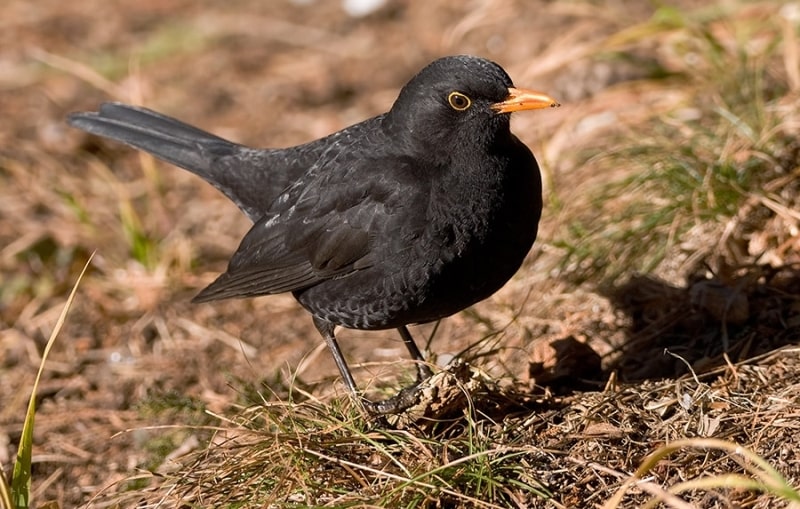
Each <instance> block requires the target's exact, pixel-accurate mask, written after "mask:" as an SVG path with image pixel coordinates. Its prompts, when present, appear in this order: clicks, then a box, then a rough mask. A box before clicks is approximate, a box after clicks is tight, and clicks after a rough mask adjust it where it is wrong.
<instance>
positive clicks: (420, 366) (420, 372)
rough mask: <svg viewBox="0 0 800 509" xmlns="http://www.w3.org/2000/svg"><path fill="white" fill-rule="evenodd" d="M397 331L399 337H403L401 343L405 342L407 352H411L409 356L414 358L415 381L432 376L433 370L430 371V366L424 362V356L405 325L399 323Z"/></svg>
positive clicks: (418, 381)
mask: <svg viewBox="0 0 800 509" xmlns="http://www.w3.org/2000/svg"><path fill="white" fill-rule="evenodd" d="M397 332H399V333H400V337H401V338H403V343H405V345H406V348H407V349H408V353H410V354H411V358H412V359H414V361H415V362H416V364H417V383H420V382H422V381H423V380H427V379H428V378H430V377H432V376H433V371H431V368H430V367H429V366H428V364H427V363H426V362H425V357H423V356H422V352H420V351H419V348H418V347H417V344H416V343H415V342H414V338H413V337H412V336H411V333H410V332H408V328H407V327H406V326H405V325H401V326H400V327H398V328H397Z"/></svg>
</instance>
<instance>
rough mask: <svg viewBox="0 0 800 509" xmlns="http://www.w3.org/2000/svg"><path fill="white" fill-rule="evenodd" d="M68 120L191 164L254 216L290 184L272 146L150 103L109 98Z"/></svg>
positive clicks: (182, 164) (178, 162)
mask: <svg viewBox="0 0 800 509" xmlns="http://www.w3.org/2000/svg"><path fill="white" fill-rule="evenodd" d="M67 122H68V123H69V124H70V125H71V126H73V127H77V128H78V129H82V130H84V131H86V132H89V133H92V134H96V135H98V136H103V137H106V138H111V139H114V140H117V141H120V142H122V143H125V144H127V145H130V146H132V147H135V148H138V149H141V150H144V151H145V152H148V153H150V154H152V155H154V156H156V157H158V158H160V159H163V160H165V161H167V162H169V163H172V164H174V165H176V166H179V167H181V168H184V169H186V170H189V171H190V172H192V173H194V174H196V175H198V176H200V177H202V178H203V179H205V180H206V181H207V182H209V183H210V184H211V185H213V186H214V187H216V188H217V189H219V190H220V191H222V192H223V193H224V194H225V195H226V196H227V197H228V198H230V199H231V200H232V201H233V202H234V203H236V204H237V205H238V206H239V208H240V209H242V211H243V212H244V213H245V214H246V215H247V216H248V217H249V218H250V219H251V220H253V221H256V220H258V219H260V218H261V217H262V216H263V214H264V211H265V210H266V208H267V207H268V206H269V204H270V203H271V200H272V199H274V198H275V196H277V194H278V193H279V192H280V191H281V190H282V189H283V187H284V186H285V185H286V182H284V181H283V180H286V178H285V176H284V177H282V176H280V175H271V174H270V173H271V172H268V171H267V170H268V168H267V162H268V158H269V157H270V154H269V152H270V151H267V150H264V151H254V150H252V149H248V148H247V147H244V146H242V145H238V144H236V143H233V142H230V141H228V140H225V139H224V138H220V137H219V136H215V135H213V134H211V133H208V132H206V131H203V130H202V129H198V128H196V127H193V126H191V125H189V124H186V123H184V122H181V121H179V120H176V119H174V118H171V117H167V116H165V115H162V114H160V113H156V112H155V111H152V110H149V109H147V108H141V107H136V106H129V105H127V104H122V103H105V104H103V105H102V106H101V107H100V110H99V111H98V112H86V113H73V114H71V115H69V117H68V118H67ZM256 152H257V153H256Z"/></svg>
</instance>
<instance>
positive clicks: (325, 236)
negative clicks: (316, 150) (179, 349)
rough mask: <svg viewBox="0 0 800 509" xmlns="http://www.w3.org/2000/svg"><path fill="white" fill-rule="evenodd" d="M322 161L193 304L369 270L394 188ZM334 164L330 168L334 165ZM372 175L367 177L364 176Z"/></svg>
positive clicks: (357, 167) (342, 164) (350, 167)
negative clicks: (372, 249) (377, 237)
mask: <svg viewBox="0 0 800 509" xmlns="http://www.w3.org/2000/svg"><path fill="white" fill-rule="evenodd" d="M349 159H350V158H349V157H345V159H344V160H339V161H338V163H337V162H335V161H331V160H326V164H325V166H326V167H327V169H325V168H322V169H321V171H315V172H310V173H309V177H308V178H305V179H302V180H301V181H298V182H296V183H295V184H294V185H293V186H291V187H290V188H289V189H288V190H287V191H286V192H285V193H284V194H283V195H281V196H279V197H278V199H276V200H275V203H274V204H273V207H272V210H271V211H270V213H269V214H268V215H267V216H265V217H264V218H262V219H261V220H259V221H257V222H256V224H255V225H254V226H253V228H252V229H251V230H250V231H249V232H248V233H247V235H245V237H244V239H243V240H242V243H241V245H240V246H239V249H238V250H237V251H236V253H235V254H234V255H233V257H232V258H231V261H230V264H229V266H228V270H227V272H225V273H224V274H222V275H221V276H220V277H219V278H218V279H217V280H216V281H214V282H213V283H212V284H211V285H210V286H208V287H207V288H206V289H204V290H203V291H202V292H201V293H200V294H199V295H198V296H197V297H196V298H195V301H198V302H205V301H210V300H218V299H225V298H234V297H252V296H256V295H266V294H273V293H283V292H288V291H294V290H299V289H302V288H307V287H309V286H312V285H314V284H317V283H319V282H321V281H324V280H327V279H331V278H336V277H344V276H346V275H347V274H349V273H351V272H353V271H357V270H361V269H365V268H367V267H369V266H371V265H372V258H371V256H370V254H371V238H373V237H374V236H375V234H376V233H377V232H378V231H379V230H381V228H383V227H384V226H385V223H386V216H387V215H390V214H391V211H390V209H391V206H387V202H388V200H387V199H388V198H389V197H391V196H393V194H394V193H395V192H396V191H395V188H393V187H392V185H391V184H392V183H391V182H389V181H387V180H386V179H383V178H376V177H377V175H375V173H374V172H375V171H376V170H375V169H374V168H373V169H372V170H368V169H366V168H365V167H366V166H367V165H369V163H368V162H361V161H357V160H349ZM332 162H333V163H334V166H331V163H332ZM366 171H369V172H370V173H372V178H364V177H365V175H364V174H365V172H366Z"/></svg>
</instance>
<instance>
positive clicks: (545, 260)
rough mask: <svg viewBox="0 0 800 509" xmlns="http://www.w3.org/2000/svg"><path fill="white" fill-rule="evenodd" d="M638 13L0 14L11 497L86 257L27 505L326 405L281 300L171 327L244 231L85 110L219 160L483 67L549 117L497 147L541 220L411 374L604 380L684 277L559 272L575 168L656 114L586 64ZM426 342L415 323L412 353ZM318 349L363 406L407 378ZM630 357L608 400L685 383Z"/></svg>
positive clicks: (644, 94) (790, 279)
mask: <svg viewBox="0 0 800 509" xmlns="http://www.w3.org/2000/svg"><path fill="white" fill-rule="evenodd" d="M690 6H692V3H691V2H685V7H690ZM653 11H654V7H653V6H651V5H650V4H649V3H645V2H639V1H623V0H620V1H609V2H588V1H586V2H583V1H579V2H550V1H544V0H536V1H513V0H490V1H486V2H455V1H452V2H451V1H444V2H438V3H433V2H399V1H392V0H389V1H388V2H386V4H385V5H384V6H383V7H381V8H379V9H378V10H376V11H375V12H372V13H370V14H368V15H366V16H363V17H355V16H352V15H349V14H348V13H347V12H345V10H344V9H343V7H342V4H340V3H339V2H335V1H328V2H323V1H316V2H315V1H313V0H306V1H299V0H297V1H294V2H290V1H288V0H281V1H276V2H260V1H256V0H235V1H232V2H225V3H221V2H211V1H197V2H189V1H186V0H158V1H155V0H136V1H133V0H121V1H118V2H104V1H100V0H82V1H81V2H73V3H69V2H56V1H54V0H40V1H37V2H27V1H22V0H7V1H6V2H5V4H4V7H3V16H2V21H0V28H2V29H0V111H2V113H3V121H2V122H1V123H0V278H1V279H2V283H1V284H0V377H1V378H0V380H2V383H1V384H0V385H1V387H0V465H2V467H3V469H4V470H5V471H6V473H8V472H10V468H11V465H12V463H13V457H14V453H15V451H16V444H17V443H18V441H19V438H20V432H21V428H22V423H23V419H24V409H25V405H26V402H27V398H28V397H29V394H30V389H31V387H32V384H33V379H34V376H35V373H36V369H37V367H38V365H39V361H40V358H41V353H42V349H43V347H44V344H45V342H46V340H47V338H48V336H49V334H50V331H51V329H52V327H53V325H54V323H55V321H56V319H57V317H58V314H59V313H60V312H61V309H62V306H63V304H64V301H65V298H66V295H67V294H68V293H69V290H70V289H71V287H72V285H73V283H74V282H75V279H76V277H77V274H78V272H79V271H80V268H81V267H82V265H83V264H84V263H85V261H86V259H87V258H88V256H89V254H90V253H92V252H96V255H95V258H94V261H93V262H92V266H91V269H90V271H89V273H88V275H87V277H86V279H85V280H84V281H83V282H82V284H81V286H80V288H79V290H78V296H77V298H76V301H75V304H74V306H73V309H72V311H71V313H70V315H69V318H68V321H67V323H66V325H65V328H64V330H63V331H62V332H61V335H60V337H59V339H58V341H57V343H56V345H55V347H54V349H53V351H52V353H51V354H50V357H49V359H48V363H47V365H46V368H45V372H44V379H43V382H42V386H41V387H40V390H39V394H38V403H39V409H38V415H37V421H36V430H35V436H34V438H35V448H34V462H35V464H34V478H33V490H34V500H35V503H36V504H38V503H41V502H43V501H45V500H55V501H57V502H58V503H59V505H60V507H76V506H81V505H84V504H88V505H90V506H94V507H101V506H103V504H102V503H100V502H96V501H94V500H93V497H94V496H95V495H97V494H98V493H99V492H101V491H104V490H105V491H108V490H110V491H117V490H123V489H126V488H131V487H136V486H137V484H136V483H137V481H136V479H135V477H136V474H137V472H140V471H148V470H152V469H156V468H157V467H159V465H161V464H162V462H163V460H164V457H165V456H166V455H167V454H172V453H175V451H180V452H185V451H186V450H192V449H196V448H197V447H201V446H202V445H198V444H197V443H194V442H193V440H196V439H197V436H196V435H191V436H189V435H188V434H187V435H186V436H184V435H180V433H179V434H178V435H176V434H169V437H168V439H165V438H164V435H165V430H169V429H170V426H173V425H175V426H178V427H179V426H180V425H186V424H191V425H209V426H212V425H217V424H218V422H219V421H217V420H215V419H214V418H213V417H212V416H211V415H210V414H216V415H232V414H234V413H235V412H237V411H238V410H239V409H241V408H242V407H244V406H247V405H250V404H253V403H257V402H258V401H259V400H260V398H261V397H262V396H263V395H268V396H264V397H270V396H269V395H270V394H272V395H274V397H276V398H287V397H289V394H290V388H291V387H295V389H294V390H302V391H309V392H310V393H313V394H315V395H317V396H318V397H327V396H330V395H331V394H332V393H333V394H336V395H339V396H342V397H344V395H345V393H344V389H343V386H342V385H341V382H340V381H339V379H338V377H337V372H336V368H335V366H334V364H333V361H332V359H331V358H330V356H329V354H328V352H327V350H325V348H324V345H323V344H322V340H321V338H320V337H319V336H318V334H317V332H316V331H315V330H314V329H313V327H312V326H311V321H310V318H309V316H308V314H307V313H306V312H305V311H303V310H302V309H301V308H300V307H299V306H298V305H297V304H296V303H295V302H294V301H293V299H292V298H291V296H287V295H281V296H274V297H268V298H259V299H255V300H247V301H230V302H221V303H214V304H203V305H192V304H190V302H189V301H190V299H191V297H192V296H193V295H194V294H195V293H196V292H197V291H199V290H200V289H201V288H202V287H204V286H205V285H206V284H208V283H209V282H211V281H212V280H213V279H214V278H215V276H216V275H217V274H218V273H219V272H221V271H222V270H223V269H224V267H225V265H226V262H227V259H228V257H229V256H230V254H231V253H232V252H233V250H234V249H235V248H236V246H237V245H238V242H239V239H240V238H241V236H242V235H243V234H244V233H245V232H246V231H247V229H248V227H249V223H248V221H247V219H246V218H245V217H244V216H242V215H241V214H240V213H239V211H238V210H237V209H236V207H235V206H234V205H233V204H231V203H229V202H228V201H227V200H226V199H225V198H224V197H223V196H221V195H220V194H219V193H217V192H216V191H215V190H214V189H212V188H211V187H210V186H208V185H207V184H205V183H204V182H201V181H200V180H199V179H197V178H196V177H194V176H192V175H189V174H188V173H185V172H183V171H181V170H179V169H176V168H173V167H171V166H169V165H167V164H163V163H160V162H157V161H153V160H152V159H150V158H148V157H144V156H142V155H141V154H138V153H136V152H135V151H133V150H130V149H128V148H126V147H123V146H120V145H118V144H114V143H111V142H105V141H102V140H98V139H96V138H93V137H90V136H88V135H86V134H84V133H81V132H79V131H76V130H72V129H69V128H68V127H67V126H66V125H65V123H64V118H65V115H66V114H68V113H69V112H72V111H79V110H92V109H96V108H97V106H98V105H99V104H100V103H101V102H103V101H107V100H119V101H124V102H131V103H137V104H143V105H145V106H147V107H149V108H152V109H155V110H158V111H161V112H164V113H167V114H170V115H173V116H175V117H178V118H180V119H182V120H184V121H187V122H189V123H192V124H194V125H197V126H200V127H202V128H204V129H206V130H209V131H211V132H214V133H216V134H218V135H221V136H224V137H227V138H229V139H232V140H234V141H237V142H241V143H244V144H248V145H253V146H289V145H294V144H299V143H302V142H305V141H308V140H311V139H315V138H318V137H320V136H323V135H325V134H328V133H330V132H332V131H335V130H338V129H340V128H343V127H345V126H347V125H350V124H352V123H355V122H357V121H360V120H363V119H365V118H368V117H370V116H372V115H375V114H378V113H381V112H383V111H385V110H386V109H388V108H389V107H390V105H391V103H392V101H393V100H394V98H395V97H396V94H397V91H398V90H399V88H400V87H401V86H402V85H403V84H404V83H405V82H406V81H407V80H408V78H409V77H410V76H412V75H413V74H414V73H415V72H416V71H417V70H419V69H420V68H421V67H422V66H424V65H425V64H427V63H428V62H429V61H431V60H433V59H434V58H436V57H438V56H441V55H446V54H457V53H470V54H478V55H482V56H486V57H488V58H491V59H493V60H496V61H497V62H499V63H500V64H501V65H503V66H504V68H505V69H506V70H507V71H508V72H509V74H510V75H511V76H512V78H513V79H514V81H515V83H516V84H517V85H519V86H525V87H529V88H535V89H539V90H543V91H546V92H547V93H549V94H551V95H553V96H554V97H557V98H559V99H560V100H561V101H562V103H563V106H562V107H561V108H560V109H558V110H552V111H551V110H548V111H542V112H536V113H533V114H526V115H524V116H523V115H519V116H517V117H515V119H514V123H513V129H514V131H515V133H516V134H517V135H518V136H519V137H520V138H521V139H522V140H523V141H525V142H526V143H527V144H528V145H529V146H530V147H531V148H532V149H533V151H534V153H535V154H536V155H537V158H538V160H539V162H540V164H541V166H542V169H543V174H544V177H545V185H546V189H545V195H546V206H545V212H544V217H543V219H542V227H541V230H540V232H541V233H540V238H539V240H538V241H537V244H536V246H535V247H534V249H533V251H532V252H531V254H530V256H529V259H528V260H527V262H526V264H525V266H524V267H523V269H522V270H521V271H520V272H519V273H518V274H517V275H516V276H515V277H514V279H513V280H512V281H510V282H509V284H508V285H506V287H504V288H503V289H502V290H501V291H500V292H498V293H497V294H496V295H495V296H493V297H492V298H491V299H489V300H488V301H486V302H483V303H481V304H479V305H477V306H475V307H474V308H473V309H470V310H468V311H465V312H462V313H459V314H458V315H456V316H454V317H451V318H449V319H447V320H444V321H443V322H442V323H441V324H440V325H439V326H438V328H436V330H435V337H434V339H433V340H432V341H431V343H430V345H429V350H430V351H431V352H432V354H433V355H435V356H438V360H440V361H441V362H442V363H445V362H446V361H447V359H448V358H449V357H450V356H452V355H455V354H457V353H458V352H460V351H462V350H464V349H465V348H467V347H468V346H470V345H472V344H475V343H476V342H479V341H480V340H481V339H482V338H488V341H489V342H490V343H491V342H492V341H497V343H496V346H497V347H498V348H499V351H498V352H495V354H494V355H492V356H487V357H484V358H481V359H480V360H479V362H478V363H479V364H480V366H481V368H482V369H483V370H485V371H486V372H488V373H490V374H491V375H493V376H495V377H497V378H499V379H509V380H515V381H518V380H528V379H529V377H530V375H529V373H530V367H531V355H537V354H536V353H535V352H534V350H535V346H534V345H535V344H536V343H537V341H546V340H548V339H556V338H569V337H573V338H577V341H578V342H579V343H585V342H587V340H592V347H593V349H594V351H595V352H596V353H597V354H599V355H600V356H606V355H607V354H609V353H610V352H612V350H614V349H615V348H616V346H617V345H618V344H619V343H620V342H623V341H625V339H626V338H627V337H628V336H627V334H628V333H629V332H630V331H631V330H634V329H636V328H637V327H638V328H639V329H641V328H643V327H646V326H653V324H654V323H657V322H658V319H659V318H664V316H665V315H668V314H669V313H673V314H675V313H677V314H681V313H684V312H686V309H688V308H686V307H682V304H676V305H675V306H673V307H671V308H663V309H658V310H655V309H647V310H646V312H645V313H644V314H639V315H637V314H636V312H632V311H631V310H633V309H634V308H635V310H637V311H641V310H642V309H643V306H642V302H643V301H647V299H648V295H650V296H652V295H659V296H660V297H662V298H663V297H664V296H665V295H666V296H671V298H673V299H675V301H678V302H682V303H685V302H686V295H685V294H684V293H682V292H683V289H684V287H683V286H681V285H682V284H683V283H684V282H685V277H686V276H687V273H686V269H685V266H677V267H674V268H669V269H664V270H662V271H661V272H658V273H657V274H649V275H646V276H643V279H640V280H637V281H638V282H639V283H638V284H635V285H634V286H635V289H630V288H629V290H630V291H623V292H621V293H619V292H618V293H613V292H605V291H601V290H599V289H598V286H597V284H598V283H599V281H586V282H582V283H578V282H576V281H575V280H574V279H571V278H569V277H565V276H562V274H561V272H560V271H559V269H558V267H559V266H558V263H559V260H560V257H561V256H562V254H563V253H562V252H561V251H560V250H559V248H558V242H557V241H558V239H559V238H560V237H561V236H562V233H563V228H564V224H565V218H568V217H570V215H571V214H574V213H576V212H575V210H574V207H586V206H587V205H586V202H585V200H583V199H582V197H583V196H584V195H585V193H586V190H587V189H589V188H591V186H593V185H597V184H598V183H602V182H603V181H605V180H606V179H608V178H610V177H609V176H608V175H604V174H598V173H597V172H596V167H594V166H592V165H591V164H583V163H584V162H585V161H586V160H587V153H593V152H597V151H598V150H600V149H601V148H602V147H603V144H604V141H603V140H604V133H606V132H609V131H610V130H613V128H614V124H616V123H618V122H624V121H626V119H630V118H635V117H637V115H641V112H642V109H647V108H657V107H658V105H659V100H662V99H664V98H663V97H662V96H660V94H658V93H654V92H653V91H652V90H651V89H650V88H647V87H643V88H641V89H637V88H636V87H628V88H625V89H624V90H620V89H617V88H615V87H616V86H617V85H618V84H620V83H630V82H633V81H635V80H637V79H640V78H643V77H645V75H646V70H644V69H643V67H642V66H641V65H639V64H638V63H637V62H635V61H633V62H631V61H622V60H609V59H604V58H598V57H597V55H598V53H602V52H601V51H600V50H599V49H598V48H600V47H602V45H603V44H605V43H606V42H607V41H606V38H607V37H608V35H609V34H612V33H617V32H619V31H621V30H623V29H625V28H629V27H634V26H636V25H637V24H638V23H641V22H643V21H645V20H647V19H649V18H650V16H651V15H652V14H653ZM609 112H611V117H609ZM609 118H610V120H609ZM631 275H632V274H631ZM655 275H658V276H659V277H660V278H661V279H655V278H654V277H653V276H655ZM782 277H783V276H782ZM784 279H785V281H786V283H784V284H785V292H786V293H791V285H793V284H795V283H797V281H800V279H797V271H796V270H795V271H794V272H791V273H790V274H786V275H785V278H784ZM631 288H633V287H631ZM795 288H796V287H795ZM754 291H755V290H754ZM648 292H652V293H648ZM770 295H772V294H770ZM769 297H770V296H769V295H765V296H764V299H768V298H769ZM662 302H663V301H662ZM670 302H673V301H670ZM753 302H754V303H753V305H754V306H759V305H760V304H759V302H761V301H757V300H756V301H753ZM795 305H796V301H795ZM765 306H766V304H765ZM765 309H766V308H765ZM655 315H658V317H657V318H654V316H655ZM637 320H638V321H637ZM765 323H766V322H765ZM693 326H697V324H692V323H687V324H685V328H691V327H693ZM797 326H798V324H797V323H795V324H794V327H795V328H794V329H792V330H793V331H794V332H792V333H791V334H790V333H785V334H783V335H781V334H778V333H777V332H775V331H769V334H768V335H769V337H770V338H771V341H768V342H767V341H764V342H760V341H758V340H756V343H758V344H756V345H755V346H753V347H752V348H750V347H747V348H745V347H741V350H740V351H737V356H738V357H742V358H744V357H747V356H749V355H756V354H760V353H764V352H765V351H769V350H772V349H774V348H778V347H782V346H785V345H791V344H796V343H797V339H798V336H797ZM765 327H766V325H765ZM433 331H434V325H431V324H428V325H422V326H418V327H414V328H413V330H412V333H414V334H415V335H416V336H417V337H420V338H424V337H427V336H428V335H429V334H431V333H432V332H433ZM497 331H501V334H500V335H499V336H497V335H494V336H493V335H492V334H494V333H497ZM765 335H767V334H766V333H765ZM341 338H342V341H341V342H342V344H343V347H344V349H345V353H346V355H347V356H348V358H349V359H351V362H352V363H353V364H354V365H357V366H358V370H357V372H356V376H357V378H358V380H359V382H360V383H361V384H362V385H366V384H368V383H369V384H372V385H374V386H377V387H381V386H385V385H389V386H390V385H391V382H392V381H393V380H397V379H398V378H402V377H408V376H410V373H411V366H410V365H409V364H403V363H402V361H400V360H399V359H404V358H405V355H404V348H403V345H402V343H401V342H400V341H399V338H398V337H396V335H395V333H393V332H392V331H386V332H373V333H363V332H358V331H343V332H342V333H341ZM498 338H499V339H498ZM666 346H668V345H665V344H659V345H655V346H648V348H651V350H646V352H655V351H659V350H663V349H664V348H665V347H666ZM740 346H741V345H740ZM720 348H721V347H720ZM720 348H715V349H712V350H713V351H711V350H709V351H707V352H706V353H707V354H708V358H709V359H710V360H709V363H710V367H711V368H713V367H716V366H720V365H724V361H723V360H721V359H722V357H721V354H720V352H721V350H720ZM745 350H746V351H745ZM643 351H644V350H643V349H642V348H640V346H638V345H637V346H635V347H632V348H631V349H630V350H628V351H627V352H626V353H624V354H623V355H621V356H620V355H617V356H616V357H614V359H613V362H614V363H615V364H614V368H615V369H617V374H618V376H620V377H621V379H623V380H628V381H631V380H639V381H652V380H657V379H660V378H662V377H665V376H677V375H681V374H683V373H684V372H685V370H684V369H683V364H682V363H681V362H680V361H678V360H676V359H674V358H671V357H666V358H662V357H659V358H658V359H657V360H653V359H651V358H650V354H649V353H644V354H643V353H642V352H643ZM542 355H545V357H548V356H551V355H552V354H547V353H545V354H542ZM643 356H645V357H647V358H646V359H645V358H643ZM651 361H652V362H651ZM587 362H588V361H587ZM609 362H610V361H609V358H607V357H603V363H604V364H603V366H602V367H603V369H605V370H606V371H604V372H598V373H596V374H595V375H596V376H594V378H593V380H592V381H591V383H590V384H589V388H591V389H601V388H602V384H603V383H604V382H605V377H606V375H607V374H608V373H609V372H610V371H611V370H610V369H609ZM578 369H580V362H579V365H578ZM590 378H591V377H590ZM539 381H541V378H540V379H539ZM795 418H796V414H795ZM209 434H210V433H209ZM207 438H208V436H203V435H200V439H201V440H202V439H207ZM795 461H796V460H795Z"/></svg>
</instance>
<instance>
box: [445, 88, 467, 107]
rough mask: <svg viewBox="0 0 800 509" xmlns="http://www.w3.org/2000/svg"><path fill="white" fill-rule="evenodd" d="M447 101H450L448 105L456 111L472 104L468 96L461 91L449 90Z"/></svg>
mask: <svg viewBox="0 0 800 509" xmlns="http://www.w3.org/2000/svg"><path fill="white" fill-rule="evenodd" d="M447 102H449V103H450V106H451V107H452V108H453V109H454V110H458V111H464V110H466V109H467V108H469V107H470V106H472V101H471V100H470V98H469V97H467V96H465V95H464V94H462V93H461V92H450V95H448V96H447Z"/></svg>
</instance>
